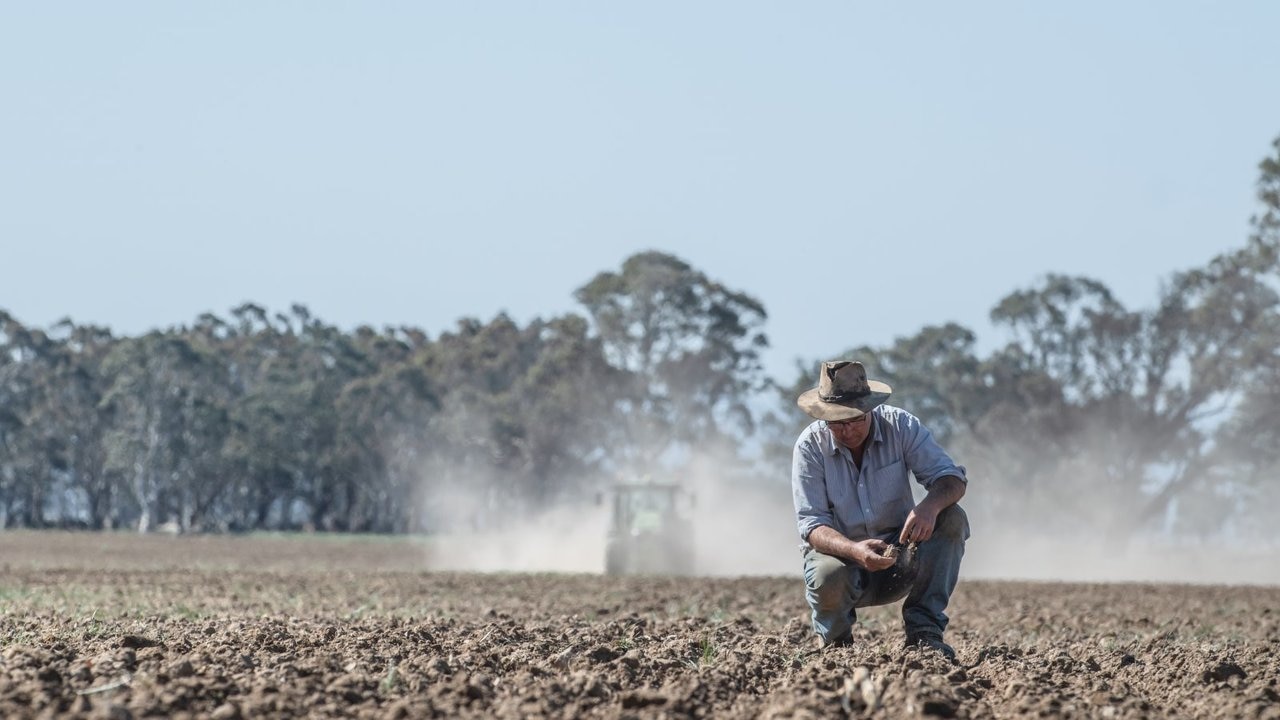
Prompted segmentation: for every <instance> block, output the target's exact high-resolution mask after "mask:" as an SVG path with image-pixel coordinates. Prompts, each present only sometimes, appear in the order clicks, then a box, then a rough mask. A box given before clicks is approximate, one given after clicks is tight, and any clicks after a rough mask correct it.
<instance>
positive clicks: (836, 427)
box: [827, 413, 871, 449]
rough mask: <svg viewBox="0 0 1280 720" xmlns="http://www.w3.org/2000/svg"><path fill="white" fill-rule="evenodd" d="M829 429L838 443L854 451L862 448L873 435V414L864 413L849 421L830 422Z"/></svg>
mask: <svg viewBox="0 0 1280 720" xmlns="http://www.w3.org/2000/svg"><path fill="white" fill-rule="evenodd" d="M827 427H829V428H831V434H832V435H834V436H835V438H836V442H838V443H840V444H841V445H843V446H845V447H847V448H849V449H853V448H856V447H859V446H861V445H862V443H863V441H865V440H866V439H867V435H869V434H870V433H871V413H863V414H862V415H859V416H858V417H856V418H850V419H849V420H828V421H827Z"/></svg>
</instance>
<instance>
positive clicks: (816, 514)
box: [791, 405, 968, 549]
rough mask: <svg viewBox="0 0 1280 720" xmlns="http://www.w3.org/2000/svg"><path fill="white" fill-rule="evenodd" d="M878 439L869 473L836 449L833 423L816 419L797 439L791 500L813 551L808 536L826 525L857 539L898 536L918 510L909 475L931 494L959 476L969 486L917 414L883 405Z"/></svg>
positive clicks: (874, 436)
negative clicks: (830, 425) (942, 481)
mask: <svg viewBox="0 0 1280 720" xmlns="http://www.w3.org/2000/svg"><path fill="white" fill-rule="evenodd" d="M871 422H872V423H874V425H873V427H872V428H871V437H870V439H869V440H868V441H867V445H866V449H865V450H864V451H863V456H862V467H861V468H859V467H858V466H857V465H855V464H854V462H853V454H852V453H851V452H850V451H849V449H848V448H846V447H844V446H843V445H841V444H839V443H838V442H836V439H835V436H834V435H832V433H831V430H830V429H829V428H828V427H827V423H826V422H825V421H822V420H816V421H814V422H813V423H812V424H810V425H809V427H807V428H805V430H804V432H802V433H800V439H799V440H796V447H795V451H794V452H793V453H792V456H791V495H792V499H793V500H794V501H795V506H796V527H797V528H798V529H799V530H800V538H801V539H802V540H804V541H805V545H804V547H805V548H806V549H807V548H808V547H809V543H808V541H809V533H811V532H813V529H814V528H816V527H818V526H819V525H827V526H829V527H831V528H834V529H835V530H837V531H839V532H840V533H841V534H842V535H844V536H845V537H848V538H849V539H851V540H865V539H867V538H873V537H878V538H881V539H882V540H889V539H890V538H892V537H894V536H895V535H897V533H898V531H899V530H901V528H902V524H903V523H904V522H905V521H906V519H907V513H909V512H911V509H912V508H913V507H915V500H914V499H913V498H912V497H911V483H910V481H909V480H908V479H907V471H908V470H910V471H911V472H912V473H913V474H914V475H915V476H916V482H919V483H920V484H921V485H923V486H924V488H925V489H926V490H928V489H929V487H931V486H932V485H933V483H934V482H936V481H937V480H938V478H941V477H946V476H947V475H953V476H955V477H957V478H960V480H961V481H963V482H965V483H968V478H967V477H966V476H965V471H964V467H963V466H960V465H957V464H956V463H955V461H953V460H952V459H951V456H950V455H948V454H947V453H946V451H945V450H943V449H942V448H941V447H940V446H939V445H938V443H937V441H935V440H934V439H933V433H931V432H929V429H928V428H926V427H925V426H924V425H922V424H920V419H919V418H917V417H916V416H915V415H912V414H911V413H909V412H907V411H906V410H903V409H902V408H897V407H893V406H892V405H881V406H879V407H877V408H876V409H875V410H872V411H871Z"/></svg>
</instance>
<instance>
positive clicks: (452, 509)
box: [421, 315, 622, 527]
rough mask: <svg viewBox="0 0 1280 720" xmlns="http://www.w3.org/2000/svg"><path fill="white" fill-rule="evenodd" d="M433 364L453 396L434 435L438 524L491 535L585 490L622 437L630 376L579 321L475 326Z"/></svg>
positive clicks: (444, 400)
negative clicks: (623, 397) (625, 378)
mask: <svg viewBox="0 0 1280 720" xmlns="http://www.w3.org/2000/svg"><path fill="white" fill-rule="evenodd" d="M421 362H422V363H423V367H424V368H425V370H426V372H427V374H428V375H429V376H430V377H431V378H432V379H433V381H434V383H435V387H437V388H439V393H440V398H441V407H440V411H439V412H438V413H435V414H434V415H433V417H432V419H431V421H430V422H429V423H428V424H427V425H426V426H425V427H424V428H423V430H424V436H423V442H424V452H425V456H426V459H427V463H426V465H425V468H426V470H425V475H424V478H423V481H424V484H425V493H426V499H427V503H428V505H429V508H430V517H431V520H432V522H433V523H435V525H436V526H446V525H464V526H471V527H484V526H486V524H487V523H491V522H494V521H495V520H496V518H497V517H511V516H512V514H513V513H516V514H517V515H516V516H518V513H519V511H520V510H528V509H534V508H537V507H540V506H542V505H545V504H547V503H549V502H552V501H554V500H557V499H560V497H561V496H565V495H568V496H573V495H575V494H580V493H581V492H583V491H584V490H585V489H586V488H587V487H588V486H589V485H590V483H591V481H592V479H593V478H594V477H595V475H596V474H597V473H598V467H597V465H598V463H599V461H600V460H601V458H602V457H603V455H604V452H605V450H606V449H607V448H609V447H610V446H611V445H612V444H613V443H615V442H616V441H617V440H618V439H619V438H618V436H617V434H616V429H617V426H618V422H617V418H618V414H617V409H618V399H617V387H618V386H619V385H620V384H621V379H622V378H621V373H620V372H619V371H617V370H616V369H615V368H613V367H611V366H610V365H609V364H608V363H607V362H606V360H605V358H604V353H603V348H602V345H601V343H600V341H599V340H598V339H597V338H594V337H592V336H591V335H590V334H589V327H588V324H587V322H586V320H585V319H583V318H581V317H579V316H576V315H567V316H563V317H559V318H553V319H551V320H547V321H544V320H533V321H532V322H530V323H529V325H527V326H525V327H520V326H519V325H518V324H516V323H515V322H514V321H512V320H511V318H509V317H507V316H506V315H499V316H498V317H496V318H494V319H493V320H492V321H490V322H488V323H481V322H480V321H478V320H474V319H464V320H462V321H460V322H459V323H458V326H457V328H456V330H454V331H453V332H447V333H444V334H442V335H441V336H440V337H439V338H438V339H437V340H436V341H435V342H434V343H431V344H430V346H428V347H427V348H425V352H423V353H422V355H421Z"/></svg>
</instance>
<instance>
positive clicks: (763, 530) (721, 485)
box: [426, 459, 1280, 585]
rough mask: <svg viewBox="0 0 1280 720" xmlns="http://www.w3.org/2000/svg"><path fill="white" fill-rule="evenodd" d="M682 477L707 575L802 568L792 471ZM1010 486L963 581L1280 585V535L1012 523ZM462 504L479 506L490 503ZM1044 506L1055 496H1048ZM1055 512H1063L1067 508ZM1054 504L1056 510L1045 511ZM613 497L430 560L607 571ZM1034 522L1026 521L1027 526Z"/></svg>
mask: <svg viewBox="0 0 1280 720" xmlns="http://www.w3.org/2000/svg"><path fill="white" fill-rule="evenodd" d="M690 466H691V467H693V468H694V469H693V470H692V471H690V472H689V473H688V474H686V475H684V476H683V477H682V478H681V480H682V484H684V485H685V486H686V487H687V489H688V490H689V491H690V492H691V493H692V495H693V497H694V502H693V504H692V507H691V508H690V509H689V511H688V517H689V518H690V519H691V520H692V521H693V526H694V533H693V535H694V546H695V547H694V548H693V549H692V553H693V556H694V570H695V573H696V574H697V575H701V576H719V577H726V576H794V577H797V578H798V577H799V576H800V574H801V562H802V560H801V551H800V540H799V537H798V536H797V534H796V529H795V516H794V511H793V508H792V504H791V490H790V484H789V479H788V478H787V477H785V473H780V475H781V476H780V477H777V478H774V479H772V480H770V481H769V482H764V481H761V480H759V479H755V480H751V481H743V480H738V479H734V478H732V477H731V476H729V475H727V474H719V473H717V472H716V470H715V469H716V468H717V467H722V466H724V465H723V464H720V463H717V462H715V461H714V459H702V460H701V461H699V462H694V463H691V465H690ZM1008 487H1009V485H1007V484H1004V483H1001V482H998V481H996V480H994V479H993V480H988V479H984V478H982V477H971V481H970V488H969V491H968V496H967V497H966V500H964V501H962V502H961V505H962V506H964V507H965V509H966V512H967V513H968V515H969V518H970V523H971V526H972V537H971V538H970V540H969V542H968V543H967V546H966V551H965V559H964V563H963V565H962V568H961V577H962V578H971V579H1007V580H1040V581H1074V582H1171V583H1191V584H1251V585H1253V584H1262V585H1276V584H1280V544H1278V543H1276V542H1275V541H1274V540H1271V539H1254V540H1251V541H1242V540H1236V541H1228V540H1224V539H1221V538H1199V537H1197V538H1191V537H1177V536H1170V535H1167V534H1166V535H1159V536H1153V535H1146V536H1143V535H1138V536H1134V537H1132V538H1129V539H1127V540H1125V541H1120V542H1117V541H1107V540H1105V539H1104V538H1105V535H1104V533H1103V532H1102V531H1101V528H1103V527H1105V525H1106V522H1107V521H1108V520H1109V516H1107V517H1103V516H1102V514H1101V511H1100V514H1099V516H1098V517H1093V518H1090V517H1084V516H1079V517H1076V518H1075V530H1073V531H1072V532H1063V531H1062V530H1061V529H1060V528H1055V529H1046V530H1041V531H1036V532H1033V531H1028V530H1025V529H1023V530H1020V531H1014V530H1008V529H1005V528H1007V527H1008V523H1006V522H1004V520H1003V519H1002V517H1001V516H1000V514H999V513H997V512H995V511H993V510H992V509H991V505H992V503H990V502H988V500H989V499H990V498H983V497H982V494H984V493H999V492H1001V490H1002V489H1003V488H1008ZM453 501H455V502H462V503H463V504H465V505H466V506H467V507H468V508H474V507H475V506H476V505H477V504H482V503H483V499H477V498H465V499H462V498H461V497H460V496H459V495H458V494H457V493H456V492H455V493H453ZM1042 505H1043V503H1042ZM1058 510H1060V508H1059V509H1054V510H1052V511H1055V512H1056V511H1058ZM1029 512H1030V515H1029V516H1028V515H1026V514H1023V515H1022V517H1023V518H1026V517H1030V518H1031V519H1032V520H1033V522H1032V523H1031V524H1034V518H1035V516H1036V515H1035V511H1034V510H1030V511H1029ZM1045 512H1046V513H1048V512H1051V510H1050V509H1047V508H1046V509H1045ZM608 521H609V508H608V503H607V501H605V502H599V501H596V499H595V498H587V499H585V500H582V501H576V502H564V503H561V504H559V505H557V506H555V507H552V508H549V509H547V510H544V511H541V512H537V513H529V514H527V515H526V516H523V517H521V518H519V519H517V520H515V521H513V522H509V523H507V524H505V525H502V526H500V527H494V528H490V529H487V530H484V531H476V530H471V531H460V532H450V533H443V534H437V535H432V536H431V537H430V539H429V541H428V542H427V543H426V547H427V548H428V550H427V566H428V567H429V568H430V569H435V570H457V571H479V572H504V571H510V572H568V573H602V572H603V571H604V555H605V541H606V536H607V531H608ZM1025 526H1026V524H1025V523H1024V527H1025Z"/></svg>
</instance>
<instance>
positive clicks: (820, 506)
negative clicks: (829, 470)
mask: <svg viewBox="0 0 1280 720" xmlns="http://www.w3.org/2000/svg"><path fill="white" fill-rule="evenodd" d="M791 498H792V500H793V502H794V503H795V506H796V529H797V530H799V531H800V539H801V540H803V541H805V542H808V541H809V533H811V532H813V529H814V528H816V527H818V526H819V525H827V526H829V527H835V522H834V520H833V519H832V517H831V505H830V503H829V502H828V501H827V478H826V470H825V464H824V462H823V459H822V452H821V450H819V449H818V446H817V443H815V442H814V441H813V436H812V435H811V434H810V433H804V434H803V435H801V436H800V439H799V440H797V441H796V446H795V449H794V450H793V451H792V453H791Z"/></svg>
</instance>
